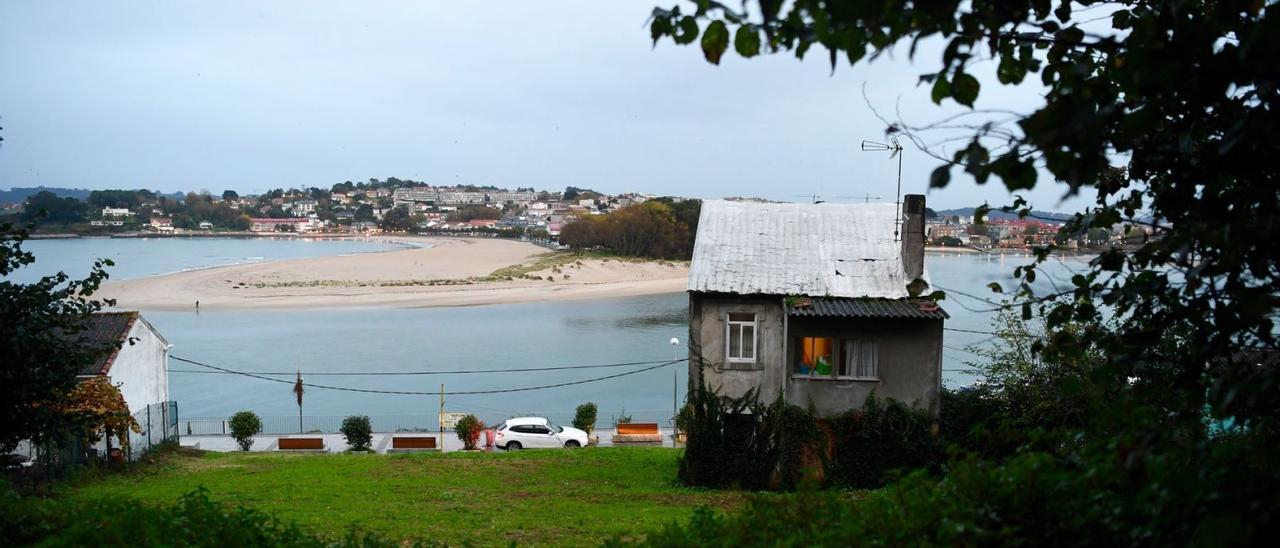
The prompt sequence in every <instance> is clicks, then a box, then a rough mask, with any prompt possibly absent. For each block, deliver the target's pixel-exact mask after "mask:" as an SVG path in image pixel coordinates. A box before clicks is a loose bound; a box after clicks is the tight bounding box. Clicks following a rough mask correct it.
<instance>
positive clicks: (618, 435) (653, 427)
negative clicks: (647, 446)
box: [613, 422, 662, 443]
mask: <svg viewBox="0 0 1280 548" xmlns="http://www.w3.org/2000/svg"><path fill="white" fill-rule="evenodd" d="M654 442H662V434H661V433H659V432H658V423H656V422H632V423H622V424H619V425H618V428H617V430H615V431H614V433H613V443H654Z"/></svg>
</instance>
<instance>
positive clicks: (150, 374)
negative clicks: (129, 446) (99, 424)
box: [107, 318, 169, 413]
mask: <svg viewBox="0 0 1280 548" xmlns="http://www.w3.org/2000/svg"><path fill="white" fill-rule="evenodd" d="M129 340H131V341H133V344H129V343H128V342H125V343H124V345H122V346H121V347H120V352H119V353H118V354H117V355H116V359H115V361H113V362H112V364H111V370H110V371H108V374H107V376H108V378H109V379H110V380H111V384H113V385H119V386H120V394H121V395H123V396H124V401H125V402H126V403H127V404H128V405H129V412H130V413H137V412H138V411H139V410H141V409H143V408H145V407H146V406H148V405H150V404H153V403H159V402H164V401H169V374H168V372H167V371H166V370H165V369H166V364H167V363H168V361H169V350H168V349H167V346H168V344H167V343H166V342H165V341H164V339H163V338H161V337H160V336H159V335H157V334H156V332H155V331H154V330H152V329H151V327H150V326H149V325H148V324H147V322H146V321H144V320H142V319H141V318H139V319H138V320H136V321H134V322H133V327H132V328H130V329H129Z"/></svg>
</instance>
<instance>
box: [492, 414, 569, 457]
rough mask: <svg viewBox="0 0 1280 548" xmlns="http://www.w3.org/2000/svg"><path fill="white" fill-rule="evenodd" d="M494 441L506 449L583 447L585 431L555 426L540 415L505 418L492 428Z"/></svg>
mask: <svg viewBox="0 0 1280 548" xmlns="http://www.w3.org/2000/svg"><path fill="white" fill-rule="evenodd" d="M494 431H495V432H496V434H497V435H496V439H495V440H494V443H495V444H496V445H497V446H498V447H501V448H503V449H506V450H508V451H514V450H518V449H534V448H541V447H583V446H585V445H586V444H587V433H586V432H583V431H581V430H578V429H577V428H569V427H565V426H557V425H554V424H551V421H548V420H547V419H545V418H542V417H520V418H515V419H507V420H506V422H503V423H502V424H499V425H498V427H497V428H495V429H494Z"/></svg>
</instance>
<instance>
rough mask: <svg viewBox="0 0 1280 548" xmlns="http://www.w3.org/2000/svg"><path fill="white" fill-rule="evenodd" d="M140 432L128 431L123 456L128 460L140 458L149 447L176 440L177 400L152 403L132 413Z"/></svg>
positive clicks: (177, 432)
mask: <svg viewBox="0 0 1280 548" xmlns="http://www.w3.org/2000/svg"><path fill="white" fill-rule="evenodd" d="M133 420H136V421H138V426H141V427H142V432H129V446H128V447H127V448H126V449H125V457H126V458H127V459H128V460H130V461H136V460H138V459H140V458H142V456H143V455H145V454H146V453H147V452H148V451H150V450H151V448H153V447H155V446H157V445H160V444H162V443H164V442H166V441H171V440H172V441H174V442H177V441H178V437H179V436H180V435H181V432H180V431H179V430H178V402H176V401H166V402H159V403H153V404H151V405H148V406H147V407H146V408H145V409H140V410H138V412H137V413H134V414H133Z"/></svg>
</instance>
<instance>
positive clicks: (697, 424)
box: [676, 382, 820, 489]
mask: <svg viewBox="0 0 1280 548" xmlns="http://www.w3.org/2000/svg"><path fill="white" fill-rule="evenodd" d="M676 426H678V427H679V428H680V429H681V430H683V431H684V432H686V433H687V435H688V439H687V441H686V442H685V450H684V453H683V454H682V455H681V456H680V462H679V471H678V475H679V479H680V482H681V483H683V484H684V485H687V486H698V487H716V488H723V487H740V488H746V489H766V488H781V489H794V488H795V487H796V486H797V485H798V484H799V483H800V479H801V478H802V476H803V472H804V464H805V456H806V454H809V453H812V452H813V449H814V447H815V446H816V442H817V441H818V440H819V435H820V432H819V431H818V429H817V423H816V422H815V419H814V416H813V414H812V413H811V412H809V411H807V410H805V409H802V408H800V407H796V406H794V405H787V404H786V402H784V401H783V400H782V397H781V395H779V397H778V398H777V399H776V400H774V402H773V403H772V404H770V405H767V406H766V405H763V404H761V403H760V401H759V399H758V397H757V396H756V392H755V390H751V391H748V392H747V394H745V395H743V396H742V397H741V398H725V397H721V396H720V395H719V394H717V393H716V392H715V391H714V390H712V389H710V388H708V387H707V385H706V383H702V382H700V383H699V386H698V387H696V388H694V389H693V390H690V392H689V400H688V403H686V404H685V406H684V409H682V410H681V411H680V414H679V416H678V417H677V418H676Z"/></svg>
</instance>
